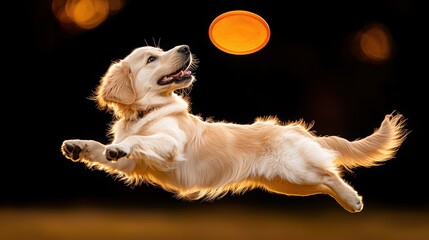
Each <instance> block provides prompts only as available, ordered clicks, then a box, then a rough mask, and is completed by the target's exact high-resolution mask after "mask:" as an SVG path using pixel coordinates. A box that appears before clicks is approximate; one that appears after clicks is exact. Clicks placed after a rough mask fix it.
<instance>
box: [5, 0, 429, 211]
mask: <svg viewBox="0 0 429 240" xmlns="http://www.w3.org/2000/svg"><path fill="white" fill-rule="evenodd" d="M50 4H51V2H50V1H44V0H41V1H29V2H28V3H24V2H22V4H21V5H20V6H16V7H15V8H12V10H13V11H12V15H13V16H14V17H13V18H10V19H9V20H8V21H7V22H6V23H9V22H10V24H11V25H9V27H7V29H5V31H9V30H10V33H9V34H6V35H4V36H5V40H6V41H7V42H8V43H7V44H5V45H4V46H3V50H4V57H5V59H3V60H4V61H5V62H6V64H5V65H3V68H4V70H3V71H4V76H3V79H4V80H3V81H4V83H5V85H4V88H3V99H4V100H3V106H4V110H3V113H2V115H3V119H4V121H5V122H6V123H4V124H5V125H4V129H3V132H4V139H3V140H4V142H5V143H3V144H2V145H3V158H2V161H3V164H2V165H1V166H2V174H1V175H2V176H1V179H2V180H1V183H0V184H1V185H2V186H1V197H0V204H1V205H3V206H12V207H14V206H17V207H20V206H58V205H61V206H63V205H75V204H77V205H79V204H81V205H87V204H89V205H91V204H95V205H97V204H98V205H108V206H109V205H110V204H117V205H120V206H138V207H155V206H161V207H185V206H201V205H202V206H204V205H223V204H227V205H230V204H232V205H240V206H241V205H246V204H248V205H252V206H256V207H261V208H266V207H273V208H283V209H291V210H292V209H305V208H309V207H310V208H313V209H318V208H325V207H334V208H339V206H338V205H337V203H336V202H335V201H334V200H333V199H331V198H329V197H326V196H311V197H306V198H296V197H286V196H279V195H274V194H269V193H266V192H263V191H260V190H252V191H250V192H247V193H245V194H243V195H239V196H231V195H227V196H226V197H225V198H223V199H221V200H216V201H214V202H211V203H201V202H193V203H190V202H184V201H182V200H177V199H175V198H174V196H173V195H172V194H170V193H168V192H165V191H164V190H162V189H158V188H157V187H154V186H148V185H144V184H143V185H142V186H136V187H130V186H127V185H125V184H124V183H123V182H120V181H118V180H115V179H114V178H113V177H112V176H108V175H107V174H106V173H104V172H100V171H93V170H90V169H87V168H86V167H85V166H84V165H83V164H80V163H73V162H71V161H69V160H67V159H66V158H65V157H63V156H62V154H61V152H60V146H61V143H62V141H63V140H65V139H73V138H81V139H94V140H98V141H101V142H105V143H107V141H108V139H107V137H106V129H107V126H108V124H109V123H110V121H111V115H110V114H109V113H107V112H104V111H100V110H98V109H97V108H96V105H95V102H92V101H91V100H89V99H88V97H89V96H90V95H91V93H92V91H93V90H94V89H95V87H96V85H97V84H98V82H99V79H100V78H101V76H102V75H103V74H104V73H105V71H106V70H107V68H108V66H109V65H110V63H111V62H112V61H114V60H117V59H120V58H123V57H125V56H126V55H127V54H128V53H129V52H130V51H131V50H133V49H134V48H136V47H140V46H143V45H146V44H147V43H149V44H150V45H155V44H156V43H158V41H159V43H160V47H162V48H163V49H165V50H168V49H169V48H171V47H174V46H175V45H179V44H187V45H189V46H190V48H191V51H192V52H193V53H194V54H196V56H197V58H198V59H199V61H200V63H199V64H198V69H197V71H196V78H197V81H196V82H195V84H194V86H193V88H192V91H191V92H190V97H191V102H192V109H191V112H192V113H195V114H200V115H201V116H203V117H213V118H214V119H215V120H226V121H229V122H236V123H251V122H253V120H254V119H255V118H256V117H258V116H268V115H274V116H277V117H279V118H280V119H281V120H282V121H289V120H298V119H301V118H302V119H303V120H305V121H307V122H311V121H314V122H315V125H314V128H313V129H314V130H316V132H317V134H320V135H339V136H342V137H345V138H347V139H350V140H354V139H357V138H362V137H365V136H367V135H369V134H371V133H372V131H373V130H374V129H375V128H377V127H378V126H379V124H380V123H381V121H382V120H383V117H384V115H385V114H389V113H392V112H393V111H398V112H400V113H402V114H404V115H405V117H406V118H407V129H409V130H410V131H411V133H410V134H409V135H408V138H407V140H406V141H405V142H404V143H403V145H402V146H401V147H400V149H399V151H398V154H397V157H396V158H395V159H393V160H391V161H389V162H387V163H386V164H385V165H384V166H380V167H374V168H370V169H365V168H359V169H356V170H355V172H354V174H346V175H345V178H346V179H347V180H348V181H350V182H351V184H352V185H353V186H354V187H355V188H356V190H357V191H358V192H359V193H360V194H362V195H363V197H364V202H366V204H367V205H371V204H372V206H380V207H384V208H407V209H408V208H410V209H422V208H424V207H427V206H428V202H429V201H428V200H429V198H428V194H427V183H428V180H427V168H428V167H429V164H428V160H427V154H426V153H425V151H426V147H427V140H426V137H425V134H424V133H423V132H424V131H426V129H425V124H426V121H425V119H424V116H423V115H424V114H425V112H426V108H427V106H426V103H427V100H426V98H425V97H424V94H426V90H425V87H424V86H425V81H426V80H427V74H426V71H425V69H426V68H427V66H426V65H427V52H425V51H424V50H423V47H424V46H426V44H427V42H426V41H424V40H423V39H424V38H423V35H424V34H425V32H426V31H427V25H425V24H424V21H423V15H424V12H423V11H422V6H421V5H420V3H419V2H418V1H406V0H396V1H393V0H392V1H338V2H337V1H335V2H328V1H314V2H311V1H277V0H272V1H252V0H249V1H240V0H236V1H195V2H194V1H172V2H166V1H153V0H152V1H131V0H130V1H125V5H124V8H123V9H122V10H121V11H119V12H118V13H116V14H115V15H112V16H110V17H109V18H108V19H106V21H105V22H104V23H102V24H101V25H100V26H98V27H97V28H95V29H92V30H87V31H78V30H72V29H65V28H63V27H62V26H61V25H60V24H59V22H58V21H57V20H56V18H55V17H54V16H53V14H52V11H51V7H50ZM237 9H241V10H248V11H252V12H254V13H257V14H259V15H260V16H262V17H264V19H265V20H266V21H267V22H268V24H269V25H270V30H271V38H270V41H269V42H268V44H267V45H266V46H265V48H263V49H262V50H260V51H259V52H256V53H254V54H250V55H243V56H238V55H230V54H227V53H224V52H222V51H220V50H218V49H217V48H216V47H215V46H214V45H213V44H212V43H211V42H210V39H209V36H208V28H209V26H210V23H211V21H212V20H213V19H214V18H216V17H217V16H218V15H219V14H221V13H223V12H226V11H230V10H237ZM371 23H381V24H383V25H384V26H386V27H387V28H388V29H389V31H390V34H391V36H392V40H393V41H392V44H393V45H392V46H393V48H392V51H393V52H392V56H391V58H389V59H388V60H387V61H385V62H382V63H379V64H374V63H371V62H365V61H361V60H359V59H358V58H356V57H355V56H354V55H353V52H352V50H351V39H353V36H354V35H355V34H356V33H357V32H358V31H360V30H361V29H362V28H363V27H365V26H366V25H368V24H371ZM118 203H119V204H118Z"/></svg>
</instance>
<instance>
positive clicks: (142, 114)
mask: <svg viewBox="0 0 429 240" xmlns="http://www.w3.org/2000/svg"><path fill="white" fill-rule="evenodd" d="M160 107H161V106H158V107H152V108H149V109H145V110H139V111H137V112H136V113H137V115H136V119H139V118H143V117H144V116H146V115H148V114H149V113H150V112H152V111H154V110H156V109H158V108H160Z"/></svg>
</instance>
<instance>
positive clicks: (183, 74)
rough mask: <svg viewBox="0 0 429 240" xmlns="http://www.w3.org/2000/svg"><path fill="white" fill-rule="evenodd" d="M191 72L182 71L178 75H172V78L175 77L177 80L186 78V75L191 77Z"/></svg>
mask: <svg viewBox="0 0 429 240" xmlns="http://www.w3.org/2000/svg"><path fill="white" fill-rule="evenodd" d="M191 73H192V72H191V71H189V70H188V71H180V72H178V73H176V74H174V75H171V76H170V77H173V78H175V77H183V76H185V75H191Z"/></svg>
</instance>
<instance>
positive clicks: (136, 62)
mask: <svg viewBox="0 0 429 240" xmlns="http://www.w3.org/2000/svg"><path fill="white" fill-rule="evenodd" d="M195 59H196V58H195V56H194V55H193V54H192V53H191V51H190V49H189V47H188V46H187V45H180V46H176V47H174V48H172V49H170V50H168V51H163V50H162V49H160V48H156V47H151V46H144V47H139V48H136V49H134V50H133V51H132V52H131V53H130V54H129V55H128V56H126V57H125V58H124V59H121V60H119V61H117V62H114V63H112V64H111V66H110V67H109V69H108V70H107V72H106V73H105V75H104V76H103V77H102V78H101V80H100V84H99V85H98V86H97V89H96V91H94V95H93V96H91V97H92V98H93V100H95V101H96V102H97V104H98V107H99V108H100V109H108V110H112V112H113V114H114V117H115V118H114V122H113V123H112V125H111V128H110V129H109V130H110V132H109V134H111V136H112V141H111V142H110V143H109V144H103V143H100V142H98V141H95V140H80V139H72V140H66V141H64V142H63V143H62V146H61V151H62V153H63V154H64V156H65V157H67V158H69V159H71V160H72V161H79V162H83V163H85V164H86V165H87V166H89V167H95V168H97V169H99V170H103V171H106V172H107V173H109V174H113V175H114V176H116V177H119V178H121V179H123V180H124V181H125V182H126V183H128V184H134V185H136V184H141V183H142V182H146V183H151V184H154V185H158V186H160V187H162V188H163V189H165V190H167V191H171V192H173V193H175V194H176V196H178V197H180V198H184V199H206V200H207V199H216V198H220V197H222V196H224V195H225V194H227V193H228V192H230V193H238V192H243V191H245V190H249V189H253V188H263V189H266V190H267V191H270V192H275V193H279V194H285V195H294V196H308V195H312V194H327V195H330V196H332V197H333V198H334V199H335V200H336V201H337V202H338V203H339V204H340V205H341V206H342V207H343V208H344V209H346V210H348V211H350V212H359V211H361V210H362V208H363V203H362V197H361V196H359V195H358V193H357V192H356V191H355V190H354V189H353V188H352V187H351V186H350V185H349V184H347V183H346V182H345V181H344V180H343V179H342V178H341V172H342V171H343V170H347V169H352V168H354V167H360V166H363V167H371V166H375V165H378V164H380V163H382V162H384V161H386V160H389V159H392V158H393V157H394V156H395V154H396V151H397V149H398V147H399V146H400V145H401V143H402V142H403V141H404V139H405V137H406V135H407V131H406V130H405V129H404V122H405V120H404V118H403V116H402V115H400V114H389V115H386V116H385V118H384V119H383V121H382V123H381V126H380V127H379V128H378V129H376V130H375V131H374V133H372V134H371V135H369V136H367V137H365V138H363V139H360V140H355V141H348V140H346V139H344V138H341V137H337V136H316V135H315V134H314V133H313V132H312V131H310V129H309V126H308V125H307V124H305V123H304V122H303V121H296V122H288V123H286V124H282V123H280V122H279V121H278V120H277V119H276V118H274V117H268V118H258V119H256V121H255V122H254V123H252V124H248V125H245V124H244V125H240V124H234V123H228V122H213V121H205V120H202V118H200V117H199V116H195V115H193V114H191V113H190V111H189V102H188V100H187V99H186V98H184V97H183V96H182V95H180V94H178V93H177V91H176V90H180V89H186V88H188V87H190V86H191V85H192V83H193V82H194V80H195V77H194V76H193V71H194V70H195V69H196V60H195Z"/></svg>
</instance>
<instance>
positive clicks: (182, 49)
mask: <svg viewBox="0 0 429 240" xmlns="http://www.w3.org/2000/svg"><path fill="white" fill-rule="evenodd" d="M177 51H178V52H179V53H183V54H185V55H189V54H190V53H191V51H190V50H189V46H188V45H183V46H181V47H180V48H179V49H177Z"/></svg>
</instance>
